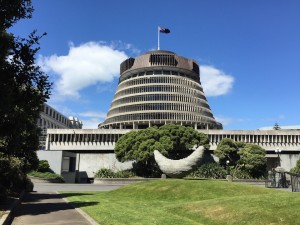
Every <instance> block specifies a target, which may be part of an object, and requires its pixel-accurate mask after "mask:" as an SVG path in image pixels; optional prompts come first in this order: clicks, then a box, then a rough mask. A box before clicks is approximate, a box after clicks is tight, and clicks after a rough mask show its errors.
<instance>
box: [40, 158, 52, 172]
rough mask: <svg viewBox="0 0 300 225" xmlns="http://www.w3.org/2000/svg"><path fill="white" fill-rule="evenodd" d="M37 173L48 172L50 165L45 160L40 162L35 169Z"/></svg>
mask: <svg viewBox="0 0 300 225" xmlns="http://www.w3.org/2000/svg"><path fill="white" fill-rule="evenodd" d="M37 171H38V172H50V165H49V163H48V161H47V160H40V161H39V166H38V169H37Z"/></svg>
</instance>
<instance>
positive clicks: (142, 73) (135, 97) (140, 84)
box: [99, 50, 222, 129]
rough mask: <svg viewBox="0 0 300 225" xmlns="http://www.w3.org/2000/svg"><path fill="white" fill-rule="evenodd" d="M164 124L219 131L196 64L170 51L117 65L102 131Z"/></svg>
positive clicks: (141, 56) (149, 54)
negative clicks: (117, 76) (116, 86)
mask: <svg viewBox="0 0 300 225" xmlns="http://www.w3.org/2000/svg"><path fill="white" fill-rule="evenodd" d="M166 123H175V124H181V125H188V126H193V127H194V128H195V129H222V124H220V123H218V122H216V120H215V118H214V116H213V114H212V111H211V109H210V107H209V104H208V102H207V100H206V97H205V95H204V92H203V88H202V86H201V82H200V72H199V65H198V64H197V62H195V61H194V60H192V59H187V58H185V57H182V56H178V55H177V54H175V53H174V52H170V51H163V50H157V51H150V52H147V53H145V54H143V55H140V56H138V57H136V58H129V59H127V60H125V61H124V62H122V63H121V65H120V79H119V85H118V88H117V90H116V93H115V96H114V99H113V101H112V104H111V106H110V109H109V111H108V113H107V118H106V120H105V121H104V122H103V123H101V124H99V128H104V129H143V128H147V127H150V126H154V125H157V126H160V125H164V124H166Z"/></svg>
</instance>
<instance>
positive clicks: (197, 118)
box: [104, 112, 215, 124]
mask: <svg viewBox="0 0 300 225" xmlns="http://www.w3.org/2000/svg"><path fill="white" fill-rule="evenodd" d="M137 120H140V121H143V120H172V121H191V122H202V123H205V122H215V120H214V119H213V118H209V117H205V116H203V115H199V114H191V113H178V112H153V113H137V114H127V115H119V116H115V117H112V118H108V119H106V120H105V122H104V123H105V124H108V123H116V122H125V121H137Z"/></svg>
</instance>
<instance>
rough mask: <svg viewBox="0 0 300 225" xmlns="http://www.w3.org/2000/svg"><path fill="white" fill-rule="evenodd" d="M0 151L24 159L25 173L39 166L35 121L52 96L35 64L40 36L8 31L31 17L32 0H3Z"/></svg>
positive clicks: (0, 41)
mask: <svg viewBox="0 0 300 225" xmlns="http://www.w3.org/2000/svg"><path fill="white" fill-rule="evenodd" d="M0 9H1V10H0V104H1V107H0V152H3V153H4V154H5V155H7V156H14V157H18V158H19V159H21V160H22V165H23V166H22V170H23V171H24V172H26V171H29V170H31V169H33V168H34V167H37V165H38V160H37V156H36V153H35V150H37V149H38V135H39V129H38V127H37V124H36V121H37V119H38V118H39V113H40V110H41V107H42V105H43V103H44V102H46V100H47V99H48V98H49V96H50V89H51V83H50V82H49V81H48V76H47V75H46V74H44V73H43V72H41V71H40V68H39V67H38V66H37V65H36V64H35V55H36V53H37V51H38V50H39V47H38V45H39V40H40V38H41V37H42V36H43V35H45V34H43V35H41V36H38V35H36V31H33V32H32V33H31V34H30V35H29V37H28V38H20V37H15V36H14V35H13V34H11V33H9V32H8V31H7V30H8V29H9V28H10V27H11V26H12V25H13V24H15V23H16V22H17V21H18V20H20V19H24V18H31V16H32V12H33V7H32V4H31V1H30V0H1V1H0Z"/></svg>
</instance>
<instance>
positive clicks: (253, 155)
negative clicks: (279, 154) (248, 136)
mask: <svg viewBox="0 0 300 225" xmlns="http://www.w3.org/2000/svg"><path fill="white" fill-rule="evenodd" d="M214 153H215V155H216V156H217V157H219V163H220V165H223V166H224V167H225V165H226V161H227V160H229V162H230V166H231V167H233V170H232V174H233V176H235V175H236V174H238V173H240V174H242V175H247V176H249V177H253V178H259V177H261V176H263V175H264V173H265V171H266V158H265V156H266V152H265V150H264V149H263V148H261V147H260V146H258V145H255V144H248V143H243V142H235V141H234V140H232V139H230V138H224V139H222V141H221V142H220V143H219V144H218V146H217V149H216V150H215V151H214Z"/></svg>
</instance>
